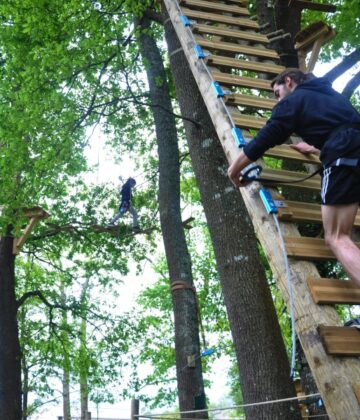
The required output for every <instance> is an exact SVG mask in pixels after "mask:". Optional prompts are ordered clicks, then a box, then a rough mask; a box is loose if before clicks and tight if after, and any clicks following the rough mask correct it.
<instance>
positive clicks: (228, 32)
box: [191, 23, 269, 44]
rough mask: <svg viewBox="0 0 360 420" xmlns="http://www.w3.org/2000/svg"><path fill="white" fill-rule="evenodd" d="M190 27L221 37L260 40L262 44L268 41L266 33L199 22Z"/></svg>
mask: <svg viewBox="0 0 360 420" xmlns="http://www.w3.org/2000/svg"><path fill="white" fill-rule="evenodd" d="M191 28H192V30H193V32H194V33H200V34H208V35H218V36H221V37H223V38H231V39H242V40H247V41H253V42H260V43H262V44H268V43H269V40H268V37H267V36H266V35H263V34H259V33H255V32H247V31H239V30H234V29H228V28H223V27H219V26H211V25H203V24H199V23H196V24H194V25H192V26H191Z"/></svg>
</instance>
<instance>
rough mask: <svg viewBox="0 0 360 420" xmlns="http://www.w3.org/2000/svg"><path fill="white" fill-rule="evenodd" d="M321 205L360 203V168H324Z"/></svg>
mask: <svg viewBox="0 0 360 420" xmlns="http://www.w3.org/2000/svg"><path fill="white" fill-rule="evenodd" d="M321 203H322V204H325V205H329V206H331V205H333V204H354V203H360V168H359V167H353V166H330V167H326V168H324V170H323V172H322V182H321Z"/></svg>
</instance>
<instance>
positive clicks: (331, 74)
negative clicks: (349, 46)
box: [324, 48, 360, 83]
mask: <svg viewBox="0 0 360 420" xmlns="http://www.w3.org/2000/svg"><path fill="white" fill-rule="evenodd" d="M359 61H360V48H357V49H356V50H355V51H353V52H352V53H351V54H349V55H347V56H345V57H344V58H343V60H342V61H341V63H339V64H337V65H336V66H335V67H334V68H332V69H331V70H330V71H328V72H327V73H326V74H325V75H324V76H325V77H326V78H327V79H328V80H330V82H331V83H332V82H333V81H334V80H336V79H337V78H338V77H340V76H341V75H342V74H343V73H345V72H346V71H347V70H349V69H351V67H353V66H354V65H355V64H356V63H357V62H359Z"/></svg>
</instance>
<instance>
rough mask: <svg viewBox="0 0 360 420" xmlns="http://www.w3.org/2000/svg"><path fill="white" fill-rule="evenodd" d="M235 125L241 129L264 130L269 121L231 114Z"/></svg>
mask: <svg viewBox="0 0 360 420" xmlns="http://www.w3.org/2000/svg"><path fill="white" fill-rule="evenodd" d="M231 116H232V118H233V120H234V123H235V124H236V126H237V127H239V128H256V129H259V128H262V127H263V126H264V125H265V124H266V121H267V118H260V117H254V116H253V115H246V114H238V113H236V114H231Z"/></svg>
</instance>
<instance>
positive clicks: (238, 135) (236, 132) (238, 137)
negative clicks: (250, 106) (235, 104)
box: [231, 127, 247, 147]
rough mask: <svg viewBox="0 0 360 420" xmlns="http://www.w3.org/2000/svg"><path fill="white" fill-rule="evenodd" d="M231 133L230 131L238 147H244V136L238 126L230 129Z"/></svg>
mask: <svg viewBox="0 0 360 420" xmlns="http://www.w3.org/2000/svg"><path fill="white" fill-rule="evenodd" d="M231 133H232V135H233V137H234V139H235V142H236V144H237V146H238V147H245V146H246V144H247V143H246V141H245V139H244V136H243V134H242V132H241V130H240V128H238V127H234V128H233V129H232V130H231Z"/></svg>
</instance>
